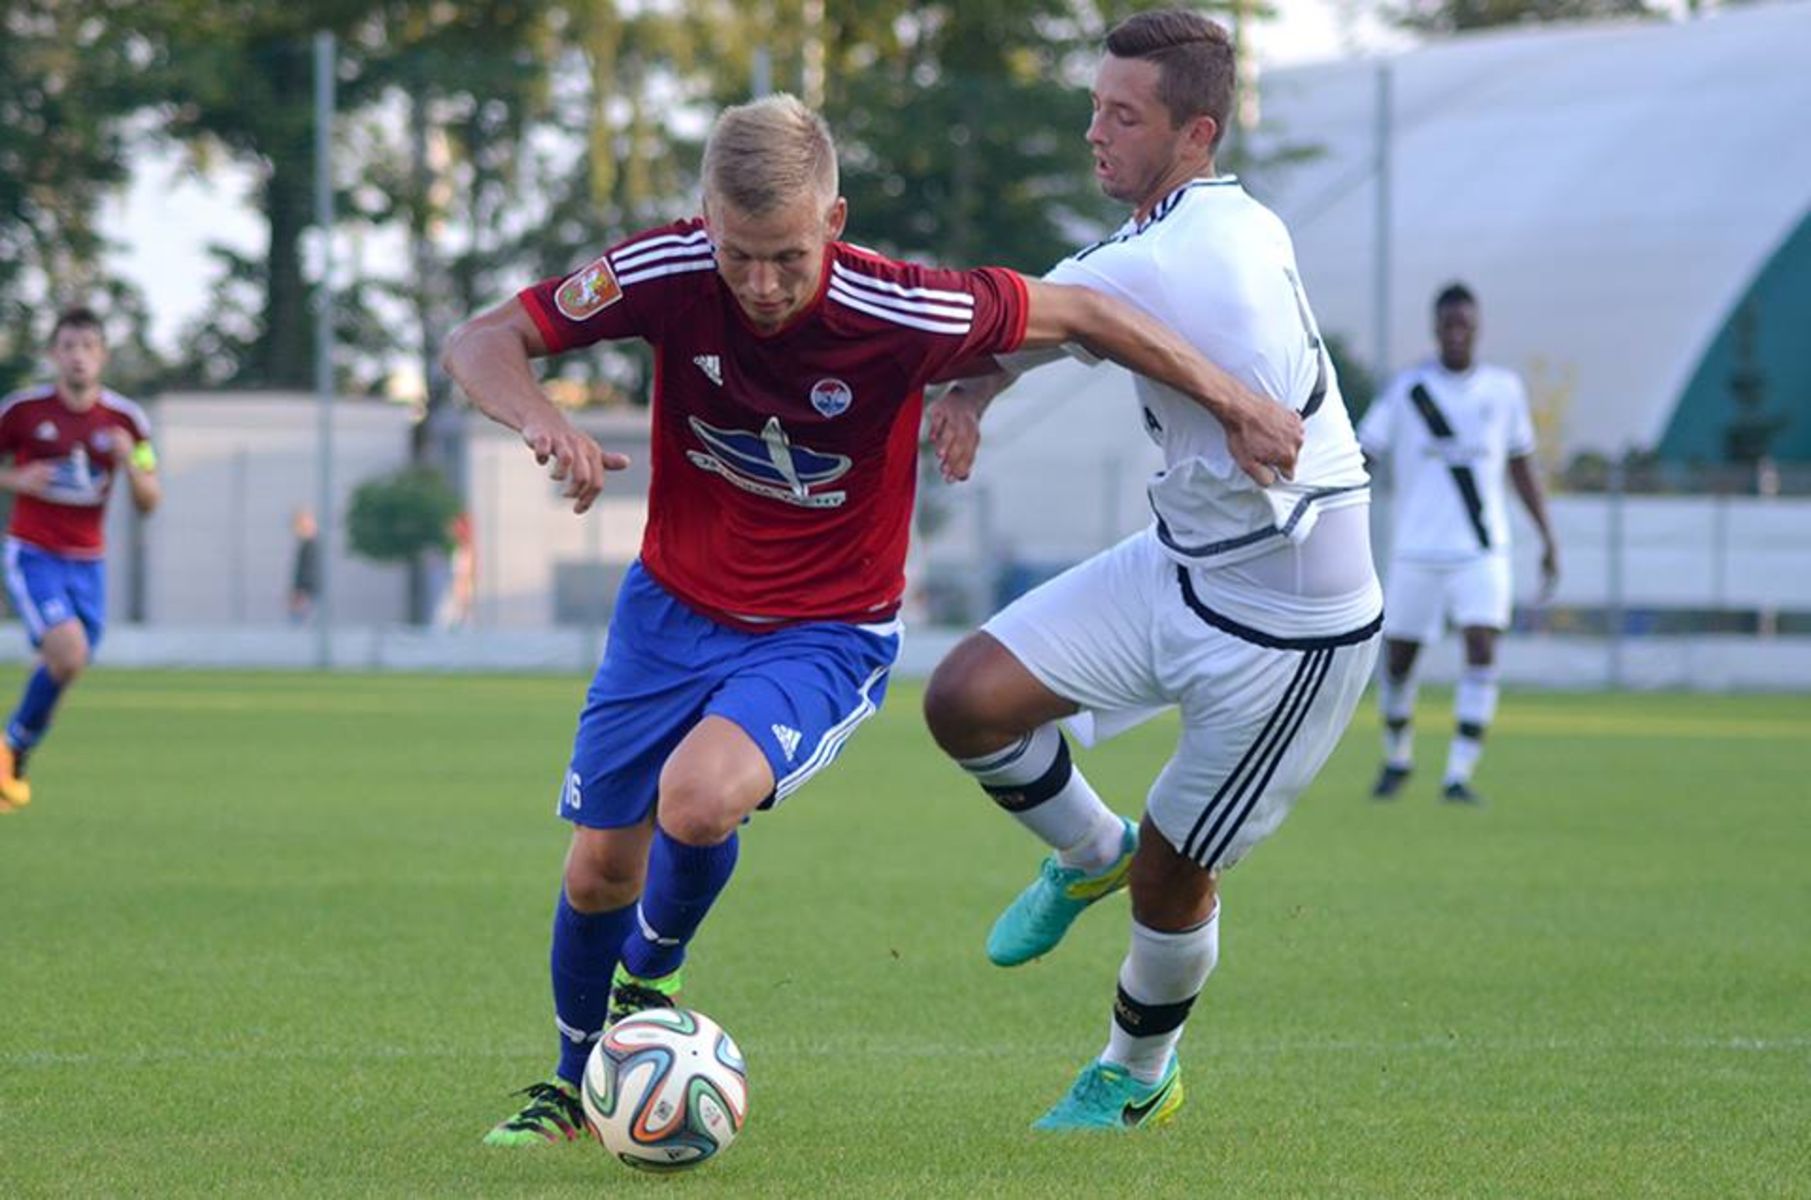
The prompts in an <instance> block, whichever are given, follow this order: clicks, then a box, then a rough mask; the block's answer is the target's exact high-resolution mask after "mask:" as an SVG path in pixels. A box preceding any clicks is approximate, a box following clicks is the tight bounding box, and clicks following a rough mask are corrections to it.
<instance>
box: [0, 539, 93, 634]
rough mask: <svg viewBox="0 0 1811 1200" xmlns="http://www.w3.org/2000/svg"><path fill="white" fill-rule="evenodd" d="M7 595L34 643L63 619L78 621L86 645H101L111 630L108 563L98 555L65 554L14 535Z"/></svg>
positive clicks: (9, 549) (7, 553)
mask: <svg viewBox="0 0 1811 1200" xmlns="http://www.w3.org/2000/svg"><path fill="white" fill-rule="evenodd" d="M5 556H6V593H7V595H8V596H9V597H10V598H11V599H12V602H13V611H14V612H16V613H18V614H19V619H20V620H21V621H23V622H25V632H26V633H27V634H29V635H30V637H31V644H32V645H33V646H38V645H40V644H42V643H43V641H44V635H45V634H46V633H48V632H49V631H50V630H52V629H55V628H56V627H57V626H58V625H61V624H62V623H63V622H65V621H72V620H73V621H80V622H81V623H82V628H83V629H84V630H86V631H87V633H88V648H89V650H90V651H92V650H93V649H94V648H95V647H96V646H99V645H100V644H101V634H102V633H104V632H105V631H106V629H107V565H106V563H105V562H103V561H102V560H100V559H98V558H65V557H64V556H63V555H61V554H52V553H50V552H49V551H48V550H40V549H38V548H37V547H36V546H32V545H28V544H26V543H25V542H21V541H16V540H14V539H13V538H8V539H6V550H5Z"/></svg>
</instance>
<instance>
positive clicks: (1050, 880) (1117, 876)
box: [987, 817, 1138, 967]
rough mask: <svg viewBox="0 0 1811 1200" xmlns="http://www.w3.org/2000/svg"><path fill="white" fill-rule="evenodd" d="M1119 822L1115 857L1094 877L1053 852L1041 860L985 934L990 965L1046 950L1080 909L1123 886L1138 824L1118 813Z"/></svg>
mask: <svg viewBox="0 0 1811 1200" xmlns="http://www.w3.org/2000/svg"><path fill="white" fill-rule="evenodd" d="M1120 823H1121V824H1122V825H1124V826H1125V830H1124V832H1123V833H1122V834H1121V836H1120V843H1119V847H1120V850H1119V857H1118V858H1116V859H1114V860H1113V863H1112V865H1111V866H1109V867H1108V868H1107V869H1106V870H1104V871H1102V872H1100V873H1099V874H1098V875H1089V874H1086V873H1085V872H1083V871H1079V870H1077V869H1075V868H1074V867H1065V866H1063V865H1062V863H1060V862H1059V861H1057V857H1056V855H1054V854H1052V855H1050V856H1049V857H1048V858H1046V859H1045V860H1044V866H1043V868H1042V869H1041V870H1040V871H1039V873H1038V877H1037V878H1036V879H1034V880H1032V881H1031V886H1030V887H1028V888H1026V889H1025V890H1024V891H1022V892H1020V893H1019V896H1018V899H1016V900H1014V901H1013V902H1012V903H1011V904H1010V905H1008V906H1007V908H1006V911H1005V912H1003V913H1001V914H1000V918H999V920H997V921H995V922H994V927H993V929H992V931H991V932H989V933H988V935H987V957H988V958H989V959H991V960H992V961H993V963H994V965H995V966H1000V967H1016V966H1018V965H1019V964H1020V963H1025V962H1030V961H1031V960H1032V959H1034V958H1037V957H1039V956H1041V955H1045V954H1048V953H1050V952H1051V951H1052V950H1054V949H1056V945H1057V943H1058V942H1060V941H1062V940H1063V935H1064V934H1065V933H1068V932H1069V926H1071V925H1073V924H1074V923H1075V918H1077V917H1079V916H1081V915H1082V910H1083V909H1085V908H1087V907H1088V906H1089V905H1090V904H1093V903H1094V902H1095V901H1096V900H1099V899H1101V898H1102V897H1103V896H1110V895H1112V894H1113V893H1114V892H1117V891H1118V890H1119V889H1120V888H1123V887H1125V886H1126V878H1127V876H1128V875H1130V874H1131V871H1132V855H1133V854H1135V853H1136V852H1137V850H1138V826H1136V825H1134V824H1132V822H1130V821H1128V820H1126V819H1125V818H1124V817H1121V818H1120Z"/></svg>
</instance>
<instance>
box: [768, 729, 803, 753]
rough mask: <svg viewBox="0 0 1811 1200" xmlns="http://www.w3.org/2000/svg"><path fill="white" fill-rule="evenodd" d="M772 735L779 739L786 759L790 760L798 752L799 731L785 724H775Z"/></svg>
mask: <svg viewBox="0 0 1811 1200" xmlns="http://www.w3.org/2000/svg"><path fill="white" fill-rule="evenodd" d="M773 735H774V736H775V737H776V738H779V739H780V749H782V750H784V751H785V752H786V761H787V762H791V761H792V759H793V756H794V755H796V754H797V753H798V752H799V731H798V730H796V729H791V728H788V727H787V726H785V725H775V726H774V727H773Z"/></svg>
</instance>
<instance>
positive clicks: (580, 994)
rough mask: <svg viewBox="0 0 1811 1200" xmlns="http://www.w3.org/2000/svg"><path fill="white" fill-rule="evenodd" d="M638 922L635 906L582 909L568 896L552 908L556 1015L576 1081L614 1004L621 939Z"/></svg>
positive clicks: (563, 1069)
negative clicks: (613, 982) (612, 978)
mask: <svg viewBox="0 0 1811 1200" xmlns="http://www.w3.org/2000/svg"><path fill="white" fill-rule="evenodd" d="M634 928H635V906H634V905H633V904H625V905H623V906H622V907H621V908H613V909H610V910H608V911H606V912H600V913H582V912H579V911H578V910H577V909H575V908H573V907H572V905H571V903H570V902H568V901H567V899H566V888H565V885H564V884H562V885H561V886H560V902H559V904H557V905H556V906H555V907H554V910H553V951H552V954H551V955H550V956H549V957H550V958H551V960H552V966H553V1018H554V1022H555V1024H557V1025H558V1026H559V1030H560V1065H559V1067H558V1071H559V1075H560V1078H561V1079H564V1080H565V1081H566V1082H568V1083H572V1084H576V1083H578V1081H579V1079H580V1078H581V1077H582V1076H583V1075H584V1073H585V1060H586V1059H587V1058H589V1057H590V1056H591V1047H592V1045H593V1044H594V1043H595V1042H596V1041H597V1039H598V1035H599V1034H601V1033H602V1032H603V1029H604V1010H605V1009H606V1008H608V1007H609V1004H610V975H611V973H612V972H613V971H615V970H616V956H617V954H618V952H619V951H620V950H621V949H622V944H623V939H624V938H626V937H627V936H628V935H629V932H630V931H631V930H633V929H634Z"/></svg>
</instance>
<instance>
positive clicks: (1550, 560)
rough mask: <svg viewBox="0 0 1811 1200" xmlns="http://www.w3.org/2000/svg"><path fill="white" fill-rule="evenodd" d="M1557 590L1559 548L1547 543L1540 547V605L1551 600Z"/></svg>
mask: <svg viewBox="0 0 1811 1200" xmlns="http://www.w3.org/2000/svg"><path fill="white" fill-rule="evenodd" d="M1558 590H1559V547H1558V546H1555V545H1554V544H1553V543H1552V542H1548V543H1547V544H1546V545H1544V546H1542V547H1541V603H1542V604H1545V603H1547V601H1549V600H1551V599H1553V594H1554V593H1555V592H1557V591H1558Z"/></svg>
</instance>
